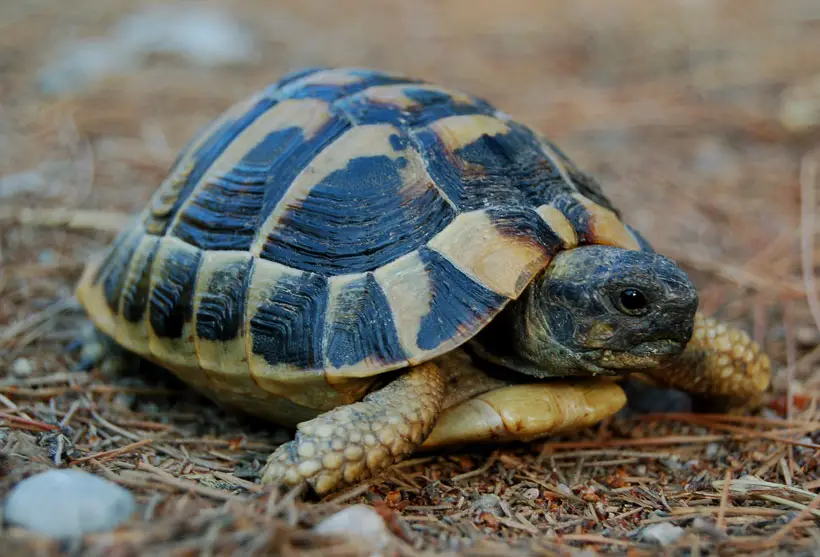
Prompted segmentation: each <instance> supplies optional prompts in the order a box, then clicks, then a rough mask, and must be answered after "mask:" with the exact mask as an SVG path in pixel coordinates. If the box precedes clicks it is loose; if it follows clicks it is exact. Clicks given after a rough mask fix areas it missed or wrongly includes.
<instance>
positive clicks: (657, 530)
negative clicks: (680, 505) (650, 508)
mask: <svg viewBox="0 0 820 557" xmlns="http://www.w3.org/2000/svg"><path fill="white" fill-rule="evenodd" d="M682 535H683V528H681V527H680V526H675V525H674V524H670V523H668V522H659V523H658V524H650V525H649V526H647V527H646V528H644V529H643V531H642V532H641V538H643V540H644V541H648V542H658V543H659V544H661V545H670V544H673V543H675V541H677V539H678V538H680V537H681V536H682Z"/></svg>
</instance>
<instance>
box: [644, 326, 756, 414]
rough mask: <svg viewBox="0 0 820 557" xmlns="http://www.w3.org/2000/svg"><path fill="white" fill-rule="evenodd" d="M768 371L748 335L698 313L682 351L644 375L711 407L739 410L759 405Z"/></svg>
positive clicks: (754, 343)
mask: <svg viewBox="0 0 820 557" xmlns="http://www.w3.org/2000/svg"><path fill="white" fill-rule="evenodd" d="M771 372H772V371H771V362H770V361H769V357H768V356H767V355H766V354H764V353H763V352H762V351H761V349H760V346H759V345H758V344H757V343H756V342H754V341H753V340H752V339H750V338H749V335H748V334H746V333H745V332H744V331H742V330H740V329H736V328H733V327H730V326H727V325H725V324H723V323H719V322H718V321H716V320H715V319H712V318H707V317H704V316H703V315H702V314H700V313H698V314H697V315H696V316H695V329H694V333H693V335H692V340H691V341H690V342H689V344H688V345H687V347H686V350H684V352H683V354H682V355H681V356H680V357H679V358H678V359H676V360H675V361H674V362H673V363H671V364H670V365H668V366H664V367H660V368H657V369H654V370H650V371H648V372H647V375H649V376H650V377H651V378H652V379H653V380H655V381H656V382H658V383H661V384H663V385H667V386H670V387H675V388H677V389H681V390H683V391H686V392H688V393H692V394H695V395H702V396H703V397H704V398H706V400H707V401H709V402H710V403H712V405H713V406H716V407H717V406H722V407H723V409H726V410H730V411H740V410H744V409H752V408H754V407H756V406H759V405H760V404H761V402H762V400H763V395H764V394H765V393H766V390H767V389H768V388H769V383H770V381H771ZM718 409H720V408H718Z"/></svg>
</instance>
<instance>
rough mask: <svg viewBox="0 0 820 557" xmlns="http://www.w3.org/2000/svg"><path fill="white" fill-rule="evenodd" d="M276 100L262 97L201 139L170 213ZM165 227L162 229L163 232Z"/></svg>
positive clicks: (173, 212) (176, 209)
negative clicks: (230, 145) (191, 165)
mask: <svg viewBox="0 0 820 557" xmlns="http://www.w3.org/2000/svg"><path fill="white" fill-rule="evenodd" d="M275 103H276V101H274V100H272V99H268V98H263V99H261V100H259V101H258V102H257V103H256V104H254V105H253V106H252V107H251V108H250V109H248V110H247V111H245V112H244V113H243V114H242V115H240V116H239V117H237V118H236V119H228V120H227V121H225V122H223V123H222V124H221V125H220V126H219V128H218V129H216V130H214V131H213V132H212V133H211V135H210V137H208V139H206V140H205V141H203V142H202V143H201V144H200V145H199V147H197V149H196V151H194V153H193V154H192V155H191V160H192V161H193V168H192V169H191V172H190V174H189V175H188V177H187V180H186V181H185V185H184V186H183V187H182V189H181V190H180V194H179V197H178V198H177V200H176V203H174V207H173V209H172V210H171V214H172V215H173V214H176V212H177V211H178V210H179V208H180V207H181V206H182V204H183V203H184V202H185V200H186V199H187V198H188V196H189V195H191V192H192V191H193V190H194V187H195V186H196V184H197V182H198V181H199V179H200V178H201V177H202V175H203V174H205V172H207V170H208V168H210V166H211V165H212V164H213V162H214V161H215V160H216V159H217V157H219V155H221V154H222V153H223V152H224V151H225V149H226V148H227V147H228V144H229V143H231V142H232V141H233V140H234V139H236V137H237V136H238V135H239V134H240V133H242V131H244V130H245V129H246V128H247V127H248V126H250V125H251V124H252V123H253V122H254V120H256V119H257V118H258V117H259V116H261V115H262V114H264V113H265V112H266V111H268V110H269V109H270V108H271V107H272V106H273V105H274V104H275ZM168 223H170V219H169V220H168V222H166V223H165V224H166V227H167V225H168ZM165 230H167V228H166V229H164V230H163V233H164V232H165Z"/></svg>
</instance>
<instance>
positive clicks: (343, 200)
mask: <svg viewBox="0 0 820 557" xmlns="http://www.w3.org/2000/svg"><path fill="white" fill-rule="evenodd" d="M406 164H407V161H406V159H405V158H404V157H399V158H397V159H395V160H393V159H390V158H389V157H387V156H384V155H380V156H370V157H358V158H355V159H352V160H350V161H349V162H348V164H347V166H346V167H345V168H344V169H340V170H337V171H334V172H332V173H331V174H329V175H328V176H327V177H326V178H325V179H324V180H323V181H321V182H319V183H318V184H316V185H315V186H314V187H313V189H311V191H310V194H309V195H308V196H307V197H306V198H305V199H304V200H302V202H301V203H299V204H294V206H293V207H292V208H291V209H290V211H288V212H287V213H286V214H285V215H284V216H283V217H282V222H281V225H280V226H279V227H278V228H276V229H274V230H273V231H272V232H271V233H270V235H269V236H268V239H267V243H266V244H265V246H264V248H263V249H262V252H261V254H260V256H261V257H262V258H263V259H268V260H271V261H277V262H279V263H282V264H284V265H287V266H288V267H292V268H296V269H302V270H306V271H312V272H317V273H321V274H325V275H338V274H347V273H359V272H364V271H371V270H373V269H376V268H378V267H380V266H382V265H384V264H386V263H389V262H390V261H393V260H395V259H397V258H399V257H400V256H402V255H404V254H406V253H409V252H411V251H413V250H415V249H416V248H418V247H420V246H422V245H424V244H425V243H426V242H427V241H428V240H429V239H430V238H432V237H433V236H434V235H436V234H437V233H438V232H439V231H441V230H442V229H443V228H444V227H446V226H447V224H449V223H450V222H451V221H452V220H453V218H455V211H454V210H453V208H452V207H451V206H450V205H449V204H448V203H447V201H446V200H445V199H444V198H443V197H442V196H441V195H440V194H439V193H438V190H437V189H436V188H435V187H434V186H433V184H426V185H425V187H421V186H419V185H415V186H413V189H412V194H413V195H414V196H415V197H409V192H407V191H403V190H404V189H405V186H406V184H405V183H404V181H403V177H402V175H401V174H400V170H401V169H402V168H403V167H404V166H405V165H406Z"/></svg>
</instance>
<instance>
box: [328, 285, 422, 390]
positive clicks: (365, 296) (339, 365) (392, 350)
mask: <svg viewBox="0 0 820 557" xmlns="http://www.w3.org/2000/svg"><path fill="white" fill-rule="evenodd" d="M329 287H330V297H329V303H328V312H327V323H326V325H325V347H326V356H325V367H326V368H327V371H326V375H327V376H328V377H333V376H336V375H341V376H344V377H355V376H365V377H367V376H371V375H373V374H375V373H377V372H379V371H381V370H384V369H389V368H398V367H403V366H405V365H407V360H406V358H405V355H404V351H403V350H402V346H401V343H400V341H399V338H398V332H397V331H396V325H395V323H394V321H393V315H392V313H391V310H390V303H389V302H388V300H387V297H386V295H385V293H384V291H383V290H382V288H381V286H380V285H379V284H378V282H376V279H375V278H374V276H373V275H372V273H362V274H358V275H340V276H336V277H332V278H331V279H330V280H329ZM329 380H330V379H329Z"/></svg>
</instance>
